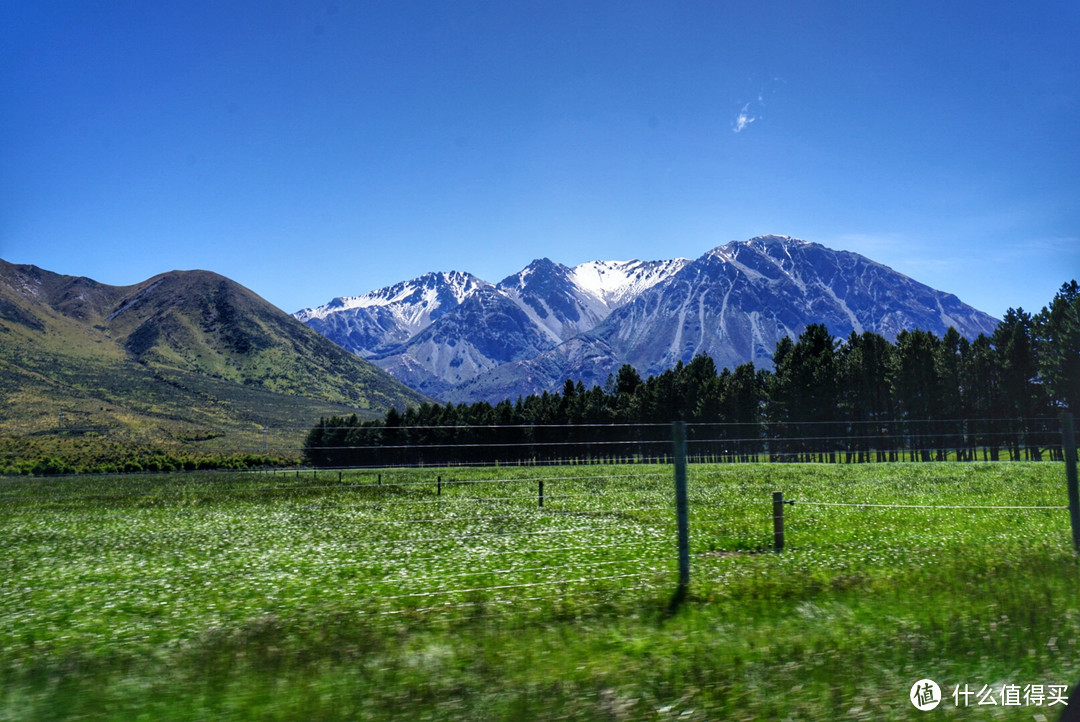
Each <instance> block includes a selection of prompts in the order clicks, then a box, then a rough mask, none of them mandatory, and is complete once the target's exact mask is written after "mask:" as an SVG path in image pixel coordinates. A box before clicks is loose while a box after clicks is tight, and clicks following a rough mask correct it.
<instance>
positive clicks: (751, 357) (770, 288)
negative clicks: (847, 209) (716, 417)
mask: <svg viewBox="0 0 1080 722" xmlns="http://www.w3.org/2000/svg"><path fill="white" fill-rule="evenodd" d="M451 275H454V274H428V276H424V277H423V278H425V279H426V278H428V277H429V276H451ZM455 277H468V278H469V279H472V283H471V285H468V286H467V288H466V286H464V285H459V287H460V288H463V289H465V290H463V291H462V292H461V293H460V295H459V296H444V297H440V298H441V299H442V300H440V302H439V303H438V305H437V306H436V307H435V308H434V309H433V310H431V311H429V312H427V316H426V317H425V316H424V312H422V310H423V311H426V309H428V308H429V307H431V306H433V305H435V301H434V298H433V297H432V298H428V296H425V295H424V294H419V295H417V294H416V293H415V292H411V293H406V292H405V290H404V288H405V287H412V286H416V285H417V284H418V282H419V281H420V280H421V279H417V281H413V282H409V283H407V284H398V285H397V286H394V287H392V289H401V290H398V291H396V292H393V293H391V289H384V290H383V291H376V292H373V293H372V294H368V295H367V296H362V297H358V298H368V297H378V298H393V299H398V300H396V301H394V303H397V304H398V305H397V306H395V307H394V313H396V314H397V315H396V316H394V319H395V322H394V323H393V324H391V323H389V322H385V321H382V320H381V319H376V318H375V317H374V316H372V315H370V314H369V315H368V316H367V317H366V318H365V321H364V322H365V323H368V324H369V325H367V326H364V327H363V332H361V331H360V330H359V328H360V324H359V323H358V321H357V320H348V321H347V320H346V318H347V316H345V317H343V318H342V319H341V320H335V319H334V316H335V315H342V314H354V315H355V314H356V312H357V311H358V310H361V309H362V310H364V311H365V313H368V312H369V311H370V309H372V308H385V309H386V312H387V313H390V310H389V306H390V305H391V304H390V302H387V303H386V304H384V306H376V305H375V304H374V303H367V305H363V306H362V305H360V304H359V303H356V304H354V305H353V306H352V307H351V308H344V307H345V306H348V305H349V301H350V300H349V299H335V301H334V302H331V304H328V305H327V306H324V307H322V308H321V309H317V310H316V311H314V312H302V314H303V313H310V314H311V315H310V316H309V317H307V318H305V317H304V316H303V315H301V314H298V318H300V319H301V320H303V321H305V322H306V323H309V325H312V326H313V327H315V328H316V329H317V330H320V331H322V332H323V333H325V334H326V335H328V336H329V337H330V338H331V339H333V340H336V341H338V343H341V344H342V345H344V346H346V348H350V345H349V344H354V345H355V347H356V348H360V345H359V344H357V343H356V340H357V339H362V340H363V342H364V344H366V346H364V347H363V348H364V349H365V350H364V351H361V353H364V354H365V355H367V356H368V357H369V358H371V360H373V361H374V362H375V363H376V364H377V365H379V366H381V367H382V368H383V369H385V370H387V371H389V372H390V373H391V374H393V375H395V376H396V377H397V378H399V379H400V380H402V381H404V382H405V383H406V384H408V385H410V386H412V387H413V388H416V389H418V390H421V391H424V392H425V393H428V394H431V395H434V396H436V397H438V398H442V399H444V400H453V401H475V400H481V399H485V400H490V401H498V400H501V399H503V398H507V397H510V398H513V397H515V396H517V395H518V394H527V393H534V392H540V391H544V390H557V389H558V388H559V387H561V385H562V383H563V382H564V381H565V380H566V379H568V378H570V379H574V380H578V379H581V380H582V381H584V382H585V384H586V385H592V384H594V383H599V384H603V383H604V382H605V380H606V379H607V375H608V374H609V373H612V372H614V371H616V370H617V369H618V367H619V366H621V365H622V364H624V363H630V364H632V365H633V366H634V367H635V368H637V369H638V371H639V372H641V373H642V374H646V375H647V374H653V373H658V372H660V371H663V370H664V369H666V368H669V367H671V366H672V365H674V364H675V363H676V362H678V361H683V362H688V361H690V360H691V359H692V358H693V357H694V356H695V355H697V354H702V353H703V354H708V355H710V356H712V357H713V359H714V360H715V362H716V364H717V366H718V367H721V368H722V367H725V366H726V367H729V368H734V367H735V366H737V365H739V364H741V363H745V362H747V361H753V362H754V363H755V365H757V366H759V367H766V368H767V367H770V366H771V364H772V353H773V351H774V350H775V348H776V343H777V341H779V340H780V339H781V338H783V337H784V336H790V337H794V336H797V335H798V334H799V333H801V332H802V330H803V329H804V328H805V327H806V326H807V325H809V324H811V323H824V324H825V325H826V326H828V328H829V330H830V331H831V332H832V334H833V335H834V336H838V337H846V336H847V335H848V334H850V333H851V332H852V331H856V332H860V333H861V332H863V331H873V332H876V333H880V334H881V335H883V336H885V337H886V338H889V339H890V340H891V339H894V338H895V337H896V334H897V333H899V332H900V331H901V330H903V329H914V328H920V329H924V330H928V331H932V332H934V333H936V334H938V335H941V334H943V333H944V332H945V331H946V330H947V329H948V328H949V327H950V326H953V327H955V328H956V329H957V331H959V332H960V333H961V334H963V335H964V336H967V337H969V338H974V337H975V336H977V335H978V334H979V333H990V332H992V331H993V329H994V328H995V326H996V325H997V322H996V320H995V319H993V318H991V317H990V316H988V315H986V314H984V313H982V312H980V311H977V310H975V309H973V308H971V307H970V306H966V305H964V304H963V303H961V302H960V300H959V299H957V298H956V297H955V296H953V295H951V294H947V293H943V292H940V291H935V290H934V289H932V288H930V287H928V286H925V285H923V284H921V283H918V282H916V281H914V280H912V279H910V278H908V277H907V276H904V275H903V274H900V273H897V272H896V271H893V270H892V269H890V268H887V267H886V266H883V265H881V264H879V263H875V262H874V261H871V260H870V259H868V258H865V257H863V256H860V255H858V254H855V253H850V252H847V251H834V250H831V249H828V248H826V247H824V246H822V245H820V244H816V243H808V242H806V241H801V240H798V239H794V238H790V237H787V236H761V237H758V238H754V239H751V240H749V241H742V242H737V241H733V242H731V243H728V244H727V245H724V246H719V247H717V248H714V249H713V250H711V251H709V252H708V253H705V254H704V255H702V256H701V257H700V258H698V259H695V260H693V261H690V260H686V259H675V260H672V261H654V262H645V263H643V262H640V261H627V262H604V261H595V262H592V263H585V264H582V265H579V266H576V267H574V268H568V267H566V266H563V265H560V264H558V263H554V262H552V261H550V260H548V259H541V260H538V261H534V262H533V263H532V264H530V265H529V266H528V267H527V268H525V269H523V270H522V271H521V272H520V273H517V274H514V275H512V276H509V277H508V278H506V279H504V280H503V281H501V282H500V283H498V284H497V285H494V286H493V285H491V284H489V283H486V282H484V281H479V280H478V279H475V278H474V277H471V276H468V274H456V276H455ZM410 284H411V285H410ZM420 285H423V284H420ZM425 288H426V287H425ZM427 293H429V294H430V293H431V291H430V289H429V290H428V291H427ZM458 298H460V299H461V300H460V301H458V303H457V305H452V303H453V299H458ZM406 299H408V300H407V301H406ZM338 301H341V304H340V305H341V306H342V308H338V309H335V308H332V307H333V306H334V304H335V303H337V302H338ZM425 301H426V302H427V304H428V305H427V306H423V305H422V304H423V303H424V302H425ZM417 304H421V306H420V309H422V310H418V308H417ZM324 309H327V310H325V311H324ZM398 318H406V319H418V320H417V321H415V322H413V325H411V326H407V325H406V324H405V323H404V322H403V321H400V320H397V319H398ZM375 320H378V321H379V324H378V325H377V326H376V324H375V323H374V321H375ZM315 321H318V323H319V324H321V327H320V325H317V324H316V323H315ZM425 322H426V324H427V325H423V324H424V323H425ZM421 326H422V328H421ZM324 328H339V329H344V328H350V329H352V331H351V332H350V333H349V334H346V335H345V338H344V339H343V340H339V338H337V337H336V336H335V335H334V333H327V332H326V331H324V330H323V329H324ZM413 328H419V330H418V331H416V332H414V333H412V335H411V336H409V337H408V338H407V339H406V340H401V339H402V337H403V336H406V335H408V334H409V332H410V331H411V329H413ZM379 333H382V334H383V335H382V336H380V335H379ZM365 334H366V335H365ZM343 341H344V342H343Z"/></svg>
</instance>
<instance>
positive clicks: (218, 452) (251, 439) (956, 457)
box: [0, 418, 1064, 474]
mask: <svg viewBox="0 0 1080 722" xmlns="http://www.w3.org/2000/svg"><path fill="white" fill-rule="evenodd" d="M331 421H332V422H335V423H326V422H325V421H324V422H322V423H320V424H317V425H316V426H315V427H309V428H300V427H275V428H268V427H259V428H250V429H245V430H238V429H201V430H192V431H190V433H185V434H180V435H175V434H174V435H172V436H170V437H169V438H168V439H158V440H156V441H146V440H141V441H133V440H132V439H130V438H129V437H128V435H127V432H125V431H124V430H121V429H109V428H101V427H95V428H90V427H86V428H82V427H76V426H58V427H57V428H56V429H54V430H52V431H49V432H42V433H39V434H35V435H34V436H33V437H32V438H31V437H21V438H14V437H10V438H0V474H18V473H34V474H50V473H65V472H68V473H70V472H76V471H78V472H95V471H97V472H107V471H173V470H194V469H200V468H220V467H236V468H254V467H262V466H278V467H279V468H280V467H290V468H295V467H318V468H323V469H332V468H342V469H344V468H361V467H364V468H385V467H396V466H447V465H453V466H481V467H482V466H487V465H490V464H503V465H505V464H518V465H542V464H546V465H556V466H558V465H565V464H597V463H601V464H602V463H644V464H655V463H671V462H672V460H673V458H672V448H671V438H670V434H671V432H670V424H575V425H527V426H522V425H481V426H393V427H388V426H385V425H381V424H380V425H372V424H364V423H362V422H356V423H353V424H345V425H342V424H340V423H337V422H340V421H341V420H331ZM1060 425H1061V421H1060V419H1057V418H1026V419H1025V418H1016V419H1001V418H998V419H945V420H941V419H936V420H917V419H902V420H896V419H880V420H863V421H814V422H810V421H808V422H797V423H796V422H755V423H692V424H689V425H688V427H687V455H688V459H689V460H690V461H691V462H695V463H765V462H769V463H784V462H817V463H838V464H845V463H846V464H851V463H881V462H929V461H999V460H1006V461H1041V460H1049V461H1060V460H1062V459H1063V455H1064V451H1063V449H1062V441H1061V428H1060Z"/></svg>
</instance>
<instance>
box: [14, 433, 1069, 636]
mask: <svg viewBox="0 0 1080 722" xmlns="http://www.w3.org/2000/svg"><path fill="white" fill-rule="evenodd" d="M667 430H668V434H669V438H668V439H667V440H666V442H662V441H660V440H659V439H656V440H648V441H645V440H642V439H639V440H637V441H635V442H632V443H634V444H637V445H638V446H637V447H636V449H638V450H639V452H640V450H641V449H642V448H643V447H642V446H641V445H642V444H646V445H647V447H644V448H648V449H650V450H651V453H649V454H647V455H644V456H642V455H640V453H638V454H633V455H631V454H626V455H614V456H611V455H609V450H610V449H611V448H613V447H616V448H620V449H621V448H622V447H621V446H620V445H623V444H626V443H630V442H626V441H615V440H611V439H603V438H600V439H597V440H595V441H593V442H587V441H582V442H575V443H580V444H582V445H583V447H584V448H587V449H588V451H587V452H586V453H583V454H576V453H575V454H571V456H569V457H567V458H569V459H571V460H572V463H570V464H568V465H565V464H564V465H562V466H554V465H552V466H540V467H533V466H530V465H528V464H524V463H522V464H511V465H506V464H503V463H499V464H496V463H489V464H487V465H484V466H474V467H470V466H457V467H436V468H427V467H420V466H419V465H418V464H417V465H415V466H413V467H412V468H403V467H377V468H375V467H373V468H351V469H326V468H312V469H307V470H286V471H283V470H269V471H263V472H259V473H246V474H236V473H234V474H217V473H206V474H185V475H175V474H174V475H155V476H146V475H141V476H139V475H80V476H58V477H50V478H38V477H29V478H28V477H8V478H6V479H4V480H0V518H2V524H3V529H4V534H5V535H6V542H7V546H8V548H17V547H19V546H20V545H21V544H25V543H30V544H31V545H32V546H33V549H34V550H35V553H37V554H40V555H42V556H43V557H44V558H48V560H49V563H50V565H51V567H52V568H56V567H59V568H62V569H63V570H64V571H63V573H57V574H55V575H53V577H52V579H51V581H50V579H45V578H42V576H41V574H40V572H38V571H35V570H34V569H33V567H32V565H29V564H27V565H18V566H17V568H16V567H13V568H12V574H13V577H12V579H11V580H9V586H10V587H11V588H13V589H15V588H23V587H25V588H27V589H35V590H39V591H40V589H41V588H42V587H45V588H49V587H50V585H52V587H53V590H52V593H55V594H57V595H60V596H64V595H68V596H70V595H75V596H77V595H80V594H89V593H91V591H92V590H97V591H96V592H94V593H95V594H97V593H100V590H101V589H102V587H103V585H104V588H105V589H110V585H111V588H112V591H113V592H114V593H116V594H118V595H120V598H127V597H133V598H135V599H140V600H146V604H154V603H158V602H156V601H154V600H158V601H159V602H161V603H168V604H170V605H175V604H176V598H177V596H178V595H179V597H180V598H182V599H186V600H188V602H187V603H189V604H197V603H196V602H194V601H191V598H193V597H198V595H199V594H211V595H214V594H220V592H212V591H211V590H217V589H222V590H227V592H226V594H227V596H228V597H229V598H230V599H231V600H244V601H240V602H237V601H230V602H229V604H233V605H234V606H236V607H237V608H238V609H239V610H240V611H243V610H244V609H246V607H245V606H244V605H245V604H246V605H249V606H251V608H252V609H260V610H262V611H263V612H265V611H266V610H268V609H271V610H272V609H273V608H275V606H277V605H284V604H297V603H302V604H322V603H326V602H327V600H328V599H334V600H338V601H339V602H340V601H341V600H348V601H349V602H350V604H352V605H353V608H354V609H355V610H356V611H357V612H358V613H361V614H365V615H368V616H370V617H371V618H372V619H373V620H378V619H381V620H384V621H385V623H387V624H395V623H397V622H393V621H391V620H394V619H400V618H402V617H406V618H423V619H426V620H431V619H436V620H438V621H439V623H442V622H452V621H454V620H460V619H464V618H476V617H478V616H483V617H488V616H496V617H497V616H500V615H506V614H512V615H515V616H516V617H518V618H522V617H525V618H528V617H529V616H530V615H532V616H536V617H538V618H550V617H551V616H552V615H556V616H558V615H580V614H585V613H590V614H591V613H598V612H600V611H602V610H605V609H610V610H619V609H625V608H626V605H628V604H630V605H633V604H638V603H640V602H641V600H643V599H648V600H653V601H654V602H657V603H659V602H662V601H663V600H665V599H667V598H669V597H671V594H672V592H673V591H675V590H677V589H679V588H680V587H682V586H683V585H684V583H685V578H684V565H685V568H686V569H687V570H689V571H690V572H691V573H692V575H693V576H692V579H693V580H694V581H693V582H692V584H696V585H698V586H700V587H702V588H712V589H714V592H715V590H716V589H717V588H722V585H723V584H724V583H725V580H727V579H729V578H730V575H731V574H733V573H736V570H738V569H743V570H744V572H745V569H746V567H744V566H741V565H742V564H743V563H744V562H745V560H747V559H755V558H761V559H765V558H766V557H769V556H772V557H773V558H775V556H777V554H776V553H777V552H781V551H782V552H783V553H784V554H785V555H788V556H789V557H790V556H791V555H795V557H799V555H802V556H804V557H805V556H807V555H809V556H814V555H821V554H826V555H829V556H830V558H835V559H839V560H843V559H847V560H849V561H848V562H847V563H852V562H851V561H850V560H851V559H852V556H851V555H852V554H854V555H855V557H854V558H855V559H857V563H858V564H862V565H864V566H865V565H875V564H883V563H890V564H891V563H908V564H910V563H912V559H917V558H919V557H920V556H921V555H926V554H933V553H935V551H940V550H943V549H953V550H955V549H963V548H964V547H965V545H969V544H974V543H979V544H985V543H987V541H988V540H990V541H993V540H999V541H1000V542H1001V543H1025V544H1033V543H1038V542H1040V541H1045V540H1048V539H1060V538H1063V537H1067V533H1068V532H1067V530H1068V528H1069V523H1070V517H1069V516H1068V515H1066V514H1064V513H1063V512H1064V511H1065V510H1067V509H1068V508H1069V507H1068V506H1067V505H1066V504H1065V503H1063V502H1065V501H1066V498H1065V497H1066V494H1065V491H1066V490H1065V488H1064V487H1065V484H1064V483H1062V484H1061V485H1059V486H1057V487H1054V486H1049V487H1047V486H1031V487H1025V486H1022V485H1020V486H1018V485H1016V484H1014V483H1011V481H1010V480H1009V479H1008V478H1006V476H1003V475H1002V474H997V475H996V476H994V477H993V478H990V477H989V476H988V475H987V474H985V473H972V474H968V473H966V472H964V473H961V472H955V471H941V472H936V471H933V470H932V469H933V468H934V467H933V465H922V464H920V465H914V466H912V465H895V464H893V465H888V464H887V465H876V464H866V465H862V467H861V468H860V469H859V473H858V474H856V475H854V476H851V473H852V472H849V471H845V467H846V465H843V464H838V465H828V464H825V465H822V464H818V465H814V466H812V467H806V466H801V465H764V464H761V465H732V464H725V463H720V462H719V461H716V460H714V459H713V458H712V457H711V456H710V455H709V454H707V453H704V452H703V451H702V449H703V448H707V447H706V445H708V444H715V443H717V442H716V441H715V439H714V440H711V441H710V440H706V439H704V438H702V436H703V435H704V434H705V433H707V432H708V428H706V430H705V431H701V430H695V429H693V428H692V427H691V429H689V433H687V434H686V440H685V447H684V448H683V449H680V448H679V440H678V435H676V440H675V441H673V440H672V438H671V427H668V429H667ZM585 431H588V432H591V433H594V434H596V435H598V436H599V435H601V434H602V433H607V432H608V431H609V427H586V428H585ZM656 431H657V430H656V428H654V427H647V428H645V429H636V430H635V432H636V433H639V435H645V434H646V433H648V434H653V433H655V432H656ZM695 435H696V438H695ZM815 438H821V437H815ZM783 441H785V442H793V439H784V440H783ZM800 441H805V439H800ZM534 442H535V440H533V441H530V442H529V447H528V448H529V449H530V450H534V449H535V445H534ZM664 443H666V447H667V448H666V451H665V450H664V449H662V448H660V447H661V445H662V444H664ZM695 445H696V446H697V448H698V453H694V452H692V451H690V450H691V449H694V448H695ZM1059 445H1060V446H1061V448H1066V447H1068V446H1069V445H1068V443H1066V442H1064V441H1061V442H1059ZM433 446H434V445H433ZM460 446H461V445H460V444H455V445H451V448H458V447H460ZM399 448H401V449H406V448H408V449H412V451H413V452H414V453H421V454H426V453H427V451H428V450H427V449H426V448H425V449H423V450H420V451H418V450H416V449H413V448H412V447H406V446H404V445H402V446H400V447H399ZM438 448H445V447H443V446H439V447H438ZM483 448H484V449H488V448H489V447H488V446H486V445H485V446H484V447H483ZM473 450H475V449H473ZM560 451H565V449H562V448H561V449H560ZM1072 454H1073V456H1074V458H1075V450H1073V451H1072ZM424 458H427V457H426V456H425V457H424ZM680 459H683V460H685V459H689V460H691V461H696V462H698V463H697V464H695V465H692V466H691V467H690V473H689V479H688V480H687V479H684V481H683V482H682V483H683V484H684V485H685V486H684V488H683V490H682V491H683V497H684V498H685V502H684V503H681V502H680V501H679V483H680V482H679V473H678V465H679V463H680ZM710 461H715V462H716V463H708V462H710ZM599 462H603V463H599ZM616 462H622V463H620V464H619V465H616ZM672 464H674V465H675V468H676V471H675V473H673V471H672ZM964 466H965V465H953V466H948V467H941V468H942V469H949V470H951V469H955V468H957V467H960V468H963V467H964ZM966 466H967V467H968V468H980V469H981V468H984V467H982V466H977V467H976V466H973V465H970V464H969V465H966ZM1043 467H1044V468H1045V467H1046V465H1043ZM912 468H923V469H931V471H927V472H925V473H922V474H921V475H920V476H919V481H918V483H912V482H911V475H910V469H912ZM998 468H1003V467H998ZM845 474H846V475H847V476H845ZM830 479H831V480H833V483H830ZM778 488H779V489H780V491H779V492H778ZM778 493H779V494H780V497H779V498H778V496H777V494H778ZM784 496H786V497H787V498H786V499H785V498H783V497H784ZM778 502H779V503H778ZM680 504H682V511H681V516H680ZM91 562H92V563H91ZM103 568H106V569H108V570H110V571H109V572H108V573H105V572H102V571H101V569H103ZM750 568H756V567H754V565H753V564H751V565H750ZM20 585H23V587H20ZM710 585H711V586H710ZM716 585H721V587H717V586H716ZM162 600H164V601H162ZM222 604H225V601H222ZM135 606H136V608H142V607H139V605H135ZM234 611H236V610H234ZM177 613H181V612H179V611H178V612H177Z"/></svg>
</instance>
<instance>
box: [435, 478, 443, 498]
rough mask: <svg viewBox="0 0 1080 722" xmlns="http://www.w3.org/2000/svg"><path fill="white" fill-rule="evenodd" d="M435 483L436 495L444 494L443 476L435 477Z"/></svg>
mask: <svg viewBox="0 0 1080 722" xmlns="http://www.w3.org/2000/svg"><path fill="white" fill-rule="evenodd" d="M435 484H436V491H435V495H436V496H442V477H441V476H436V477H435Z"/></svg>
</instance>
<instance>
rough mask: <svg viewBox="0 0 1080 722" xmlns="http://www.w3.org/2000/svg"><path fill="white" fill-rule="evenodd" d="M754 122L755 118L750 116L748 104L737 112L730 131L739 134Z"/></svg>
mask: <svg viewBox="0 0 1080 722" xmlns="http://www.w3.org/2000/svg"><path fill="white" fill-rule="evenodd" d="M755 120H757V116H755V115H751V114H750V104H749V103H747V104H746V105H744V106H743V107H742V110H740V111H739V116H738V117H737V118H735V123H734V127H733V128H732V130H734V131H735V132H736V133H741V132H743V131H744V130H746V129H747V128H748V127H750V124H751V123H753V122H754V121H755Z"/></svg>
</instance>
